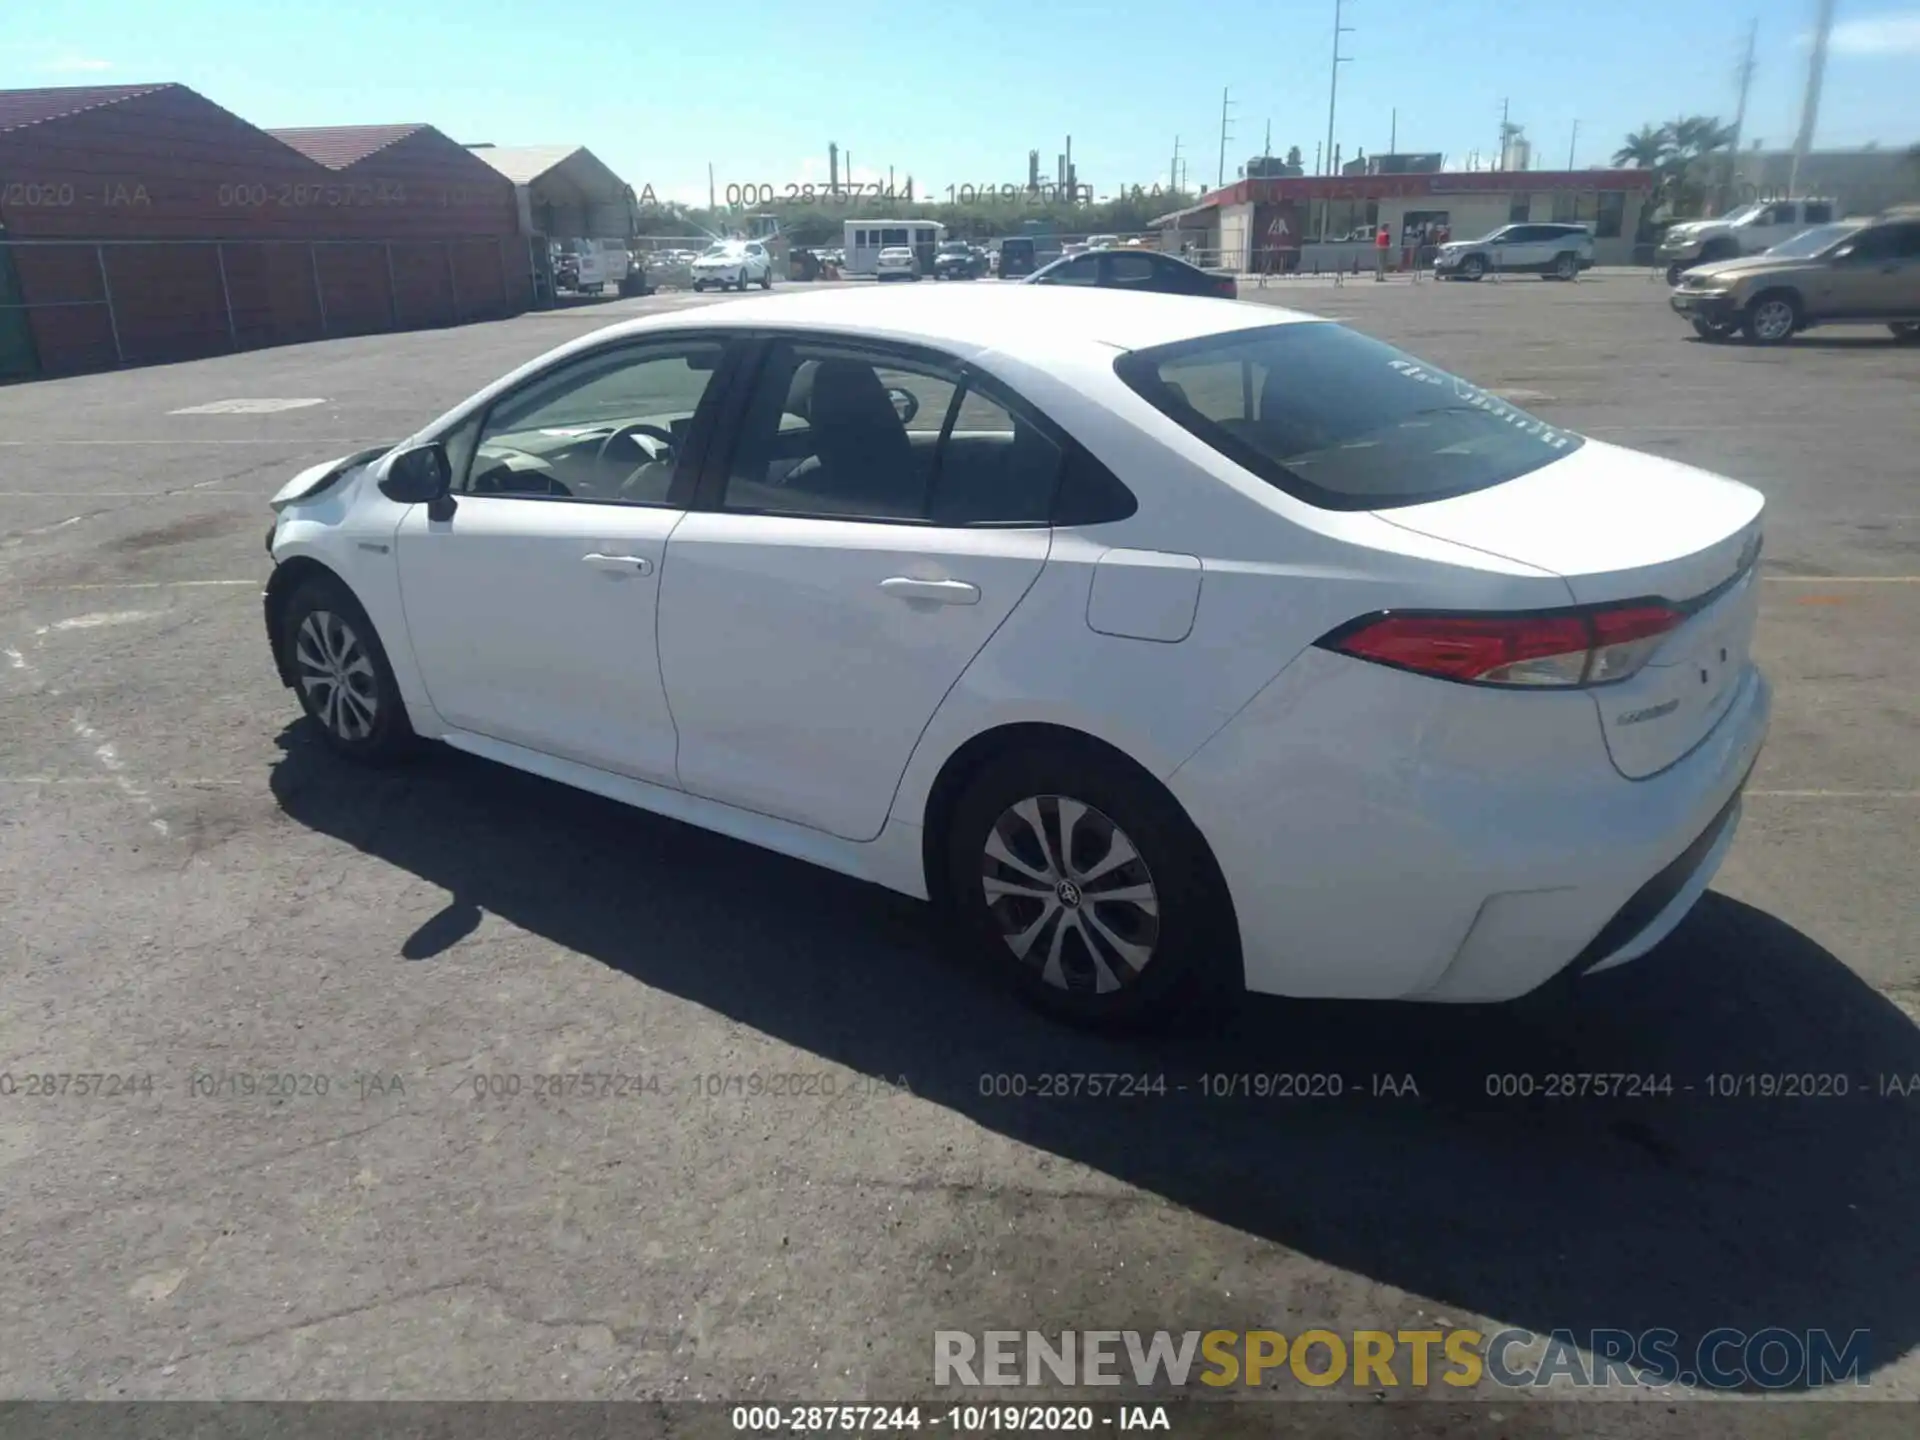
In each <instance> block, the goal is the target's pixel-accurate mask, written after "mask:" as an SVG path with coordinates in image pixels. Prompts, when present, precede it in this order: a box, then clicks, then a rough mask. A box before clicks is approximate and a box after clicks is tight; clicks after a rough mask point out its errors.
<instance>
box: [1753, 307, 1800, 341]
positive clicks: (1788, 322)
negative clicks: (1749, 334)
mask: <svg viewBox="0 0 1920 1440" xmlns="http://www.w3.org/2000/svg"><path fill="white" fill-rule="evenodd" d="M1753 332H1754V334H1756V335H1758V336H1759V337H1760V338H1761V339H1762V340H1784V339H1786V338H1787V336H1789V335H1791V334H1792V333H1793V306H1791V305H1789V304H1788V303H1787V302H1786V301H1785V300H1763V301H1761V302H1760V304H1758V305H1756V306H1755V307H1754V310H1753Z"/></svg>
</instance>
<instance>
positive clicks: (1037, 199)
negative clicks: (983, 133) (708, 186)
mask: <svg viewBox="0 0 1920 1440" xmlns="http://www.w3.org/2000/svg"><path fill="white" fill-rule="evenodd" d="M714 198H715V199H716V200H718V201H719V202H720V203H721V204H722V205H723V206H725V207H726V208H728V209H731V210H739V209H744V208H747V207H750V206H763V205H856V206H872V205H891V204H896V203H898V204H906V205H913V204H921V205H941V204H946V205H956V204H958V205H1014V206H1021V205H1026V206H1040V205H1092V204H1093V203H1094V202H1095V200H1096V198H1098V199H1107V200H1132V201H1138V202H1141V203H1147V202H1152V201H1158V200H1161V199H1164V198H1167V192H1166V191H1164V190H1162V189H1161V187H1160V186H1158V185H1121V186H1117V187H1116V188H1115V189H1114V192H1113V193H1112V194H1111V195H1108V196H1099V197H1096V196H1095V194H1094V188H1093V186H1091V185H1054V184H1045V185H1014V184H1005V185H944V186H940V187H938V188H916V187H915V186H914V184H913V182H911V181H909V182H907V184H905V185H902V186H899V187H897V188H896V187H895V186H893V185H890V184H888V183H886V182H885V181H880V180H874V181H858V180H842V181H840V182H839V183H838V184H837V185H834V184H826V185H821V184H816V183H804V184H800V183H793V182H789V183H787V184H785V185H775V184H772V183H770V182H767V181H746V182H744V183H740V184H732V183H729V184H727V185H725V186H722V187H720V188H718V189H716V190H715V191H714ZM634 201H635V203H636V204H638V205H641V206H649V205H658V204H660V203H661V202H660V199H659V196H658V193H657V192H656V191H655V190H654V188H653V186H651V185H644V186H642V187H641V188H640V190H639V191H638V192H637V193H636V194H635V196H634Z"/></svg>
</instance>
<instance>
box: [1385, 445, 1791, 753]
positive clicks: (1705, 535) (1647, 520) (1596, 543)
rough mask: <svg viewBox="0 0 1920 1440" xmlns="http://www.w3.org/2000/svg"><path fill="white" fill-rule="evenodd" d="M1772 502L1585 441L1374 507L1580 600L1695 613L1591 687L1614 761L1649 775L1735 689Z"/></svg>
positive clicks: (1698, 736)
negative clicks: (1466, 490) (1495, 475)
mask: <svg viewBox="0 0 1920 1440" xmlns="http://www.w3.org/2000/svg"><path fill="white" fill-rule="evenodd" d="M1765 503H1766V502H1765V500H1764V498H1763V497H1762V496H1761V495H1760V493H1759V492H1758V491H1756V490H1753V489H1751V488H1750V487H1748V486H1745V485H1742V484H1740V483H1739V482H1738V481H1734V480H1727V479H1723V478H1721V477H1720V476H1717V475H1710V474H1707V473H1706V472H1705V471H1701V470H1696V469H1694V468H1693V467H1691V466H1688V465H1682V464H1679V463H1678V462H1676V461H1672V460H1665V459H1662V458H1660V457H1658V456H1651V455H1641V454H1638V453H1636V452H1634V451H1631V450H1623V449H1621V448H1619V447H1617V446H1613V445H1607V444H1604V443H1602V442H1600V441H1595V440H1588V441H1586V442H1585V443H1584V444H1583V445H1582V446H1581V447H1580V448H1579V449H1578V450H1576V451H1574V452H1573V453H1572V454H1570V455H1567V456H1565V457H1564V458H1562V459H1560V460H1556V461H1554V462H1553V463H1552V464H1550V465H1546V466H1543V467H1541V468H1540V469H1538V470H1535V471H1533V472H1531V473H1529V474H1526V475H1522V476H1521V477H1519V478H1518V479H1516V480H1510V481H1508V482H1507V483H1505V484H1503V485H1495V486H1493V487H1492V488H1490V489H1486V490H1479V491H1475V492H1474V493H1472V494H1469V495H1462V496H1458V497H1456V498H1454V499H1451V500H1439V501H1434V502H1431V503H1429V504H1425V505H1409V506H1403V507H1400V508H1397V509H1392V510H1385V511H1377V512H1375V513H1376V514H1378V515H1379V517H1380V518H1381V519H1383V520H1386V521H1389V522H1390V523H1392V524H1395V525H1399V526H1402V527H1404V528H1406V529H1409V530H1413V531H1416V532H1418V533H1420V534H1424V535H1431V536H1433V537H1435V538H1437V539H1441V540H1449V541H1452V542H1454V543H1456V544H1460V545H1467V546H1471V547H1473V548H1474V549H1477V550H1484V551H1488V552H1490V553H1492V554H1496V555H1502V556H1505V557H1506V558H1507V559H1510V560H1518V561H1521V562H1522V563H1524V564H1528V565H1534V566H1538V567H1539V568H1541V569H1543V570H1549V571H1551V572H1553V573H1554V574H1556V575H1559V576H1560V577H1562V578H1563V579H1564V580H1565V581H1566V584H1567V587H1568V589H1569V590H1570V591H1571V592H1572V596H1571V598H1572V600H1573V601H1574V603H1576V604H1581V605H1593V604H1605V603H1608V602H1617V601H1628V600H1640V599H1659V600H1664V601H1666V602H1667V603H1669V604H1670V605H1673V606H1675V607H1677V608H1680V609H1682V610H1684V611H1686V612H1688V613H1687V619H1686V621H1685V622H1684V623H1683V624H1681V625H1680V626H1679V627H1678V628H1677V629H1675V630H1673V631H1672V632H1671V633H1670V634H1669V635H1668V636H1667V637H1666V639H1665V641H1664V642H1663V643H1662V644H1661V646H1660V648H1659V649H1658V650H1657V651H1656V652H1655V653H1654V655H1653V658H1652V659H1651V660H1650V661H1649V662H1648V663H1647V664H1646V665H1645V666H1644V667H1643V668H1642V669H1641V670H1640V671H1639V672H1638V673H1636V674H1635V675H1633V676H1632V677H1630V678H1629V679H1626V680H1623V681H1619V682H1617V683H1614V684H1608V685H1601V686H1596V687H1595V688H1594V689H1593V691H1592V694H1593V697H1594V702H1595V704H1596V706H1597V707H1598V709H1599V715H1600V724H1601V729H1602V730H1603V731H1604V733H1605V735H1606V741H1607V749H1608V751H1609V753H1610V754H1611V755H1612V757H1613V762H1614V765H1615V766H1616V767H1617V768H1618V769H1619V771H1620V773H1621V774H1623V775H1625V776H1627V777H1629V778H1631V779H1641V778H1644V777H1646V776H1649V775H1654V774H1657V773H1659V772H1660V771H1662V770H1664V769H1666V768H1667V767H1668V766H1670V765H1672V764H1674V763H1675V762H1676V761H1678V760H1680V759H1681V758H1683V757H1684V756H1685V755H1686V754H1688V753H1689V752H1690V751H1691V750H1692V749H1693V748H1694V747H1695V746H1696V745H1698V744H1699V743H1700V742H1701V741H1702V740H1704V739H1705V738H1706V737H1707V736H1708V735H1709V734H1710V733H1711V732H1712V730H1713V728H1714V726H1715V725H1717V724H1718V723H1719V722H1720V719H1721V717H1722V716H1724V715H1725V714H1726V712H1727V709H1728V707H1729V706H1730V705H1731V704H1732V703H1733V699H1734V697H1735V695H1736V693H1737V692H1738V690H1739V688H1740V680H1741V677H1742V676H1743V675H1744V673H1745V671H1746V669H1747V667H1748V665H1749V663H1750V661H1749V658H1748V656H1749V650H1750V647H1751V644H1752V637H1753V623H1754V617H1755V613H1756V611H1757V608H1758V601H1759V594H1758V591H1759V586H1758V583H1757V579H1758V577H1757V575H1756V573H1755V571H1754V562H1755V560H1756V559H1757V558H1758V554H1759V545H1760V513H1761V510H1762V509H1763V508H1764V506H1765Z"/></svg>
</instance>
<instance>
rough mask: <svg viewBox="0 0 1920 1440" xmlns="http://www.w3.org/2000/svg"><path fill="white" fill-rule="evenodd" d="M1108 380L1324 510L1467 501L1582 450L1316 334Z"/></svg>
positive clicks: (1208, 342) (1178, 351) (1161, 361)
mask: <svg viewBox="0 0 1920 1440" xmlns="http://www.w3.org/2000/svg"><path fill="white" fill-rule="evenodd" d="M1114 370H1115V372H1116V373H1117V374H1118V375H1119V377H1120V378H1121V380H1122V381H1124V382H1125V383H1126V384H1127V386H1128V387H1129V388H1131V389H1132V390H1133V391H1134V392H1135V393H1136V394H1138V395H1139V396H1140V397H1141V398H1142V399H1144V400H1146V401H1147V403H1148V404H1150V405H1152V406H1153V407H1154V408H1155V409H1157V410H1159V411H1160V412H1161V413H1162V414H1164V415H1166V416H1167V417H1168V418H1169V419H1171V420H1173V421H1174V422H1175V423H1177V424H1179V425H1180V426H1181V427H1182V428H1183V429H1185V430H1186V431H1188V432H1189V433H1190V434H1192V435H1194V436H1195V437H1196V438H1198V439H1199V440H1201V441H1203V442H1204V443H1205V444H1207V445H1209V446H1211V447H1212V448H1213V449H1214V450H1216V451H1218V452H1219V453H1220V454H1222V455H1224V456H1226V457H1227V458H1228V459H1229V460H1232V461H1233V462H1234V463H1235V464H1237V465H1239V466H1241V467H1242V468H1243V469H1245V470H1248V471H1250V472H1251V473H1253V474H1254V475H1257V476H1258V477H1259V478H1261V479H1262V480H1265V481H1266V482H1267V483H1268V484H1270V485H1273V486H1276V487H1277V488H1279V489H1281V490H1284V491H1286V492H1287V493H1288V494H1289V495H1293V496H1295V497H1297V498H1299V499H1301V500H1304V501H1306V502H1307V503H1308V504H1310V505H1315V506H1318V507H1320V508H1321V509H1325V510H1383V509H1390V508H1392V507H1395V506H1399V505H1421V504H1426V503H1427V502H1429V501H1433V500H1444V499H1448V498H1449V497H1451V496H1455V495H1467V494H1471V493H1472V492H1474V491H1476V490H1485V489H1489V488H1491V487H1493V486H1495V485H1502V484H1505V483H1506V482H1507V481H1509V480H1513V479H1516V478H1518V477H1519V476H1521V475H1525V474H1527V473H1528V472H1529V471H1533V470H1537V469H1539V468H1540V467H1541V466H1542V465H1547V464H1550V463H1552V462H1553V461H1555V460H1557V459H1559V458H1560V457H1561V456H1563V455H1568V454H1571V453H1572V452H1573V451H1575V450H1577V449H1579V448H1580V446H1581V445H1582V444H1583V443H1585V442H1584V441H1583V440H1582V439H1581V437H1580V436H1578V435H1574V434H1572V433H1571V432H1569V431H1566V430H1562V429H1559V428H1558V427H1557V426H1553V425H1549V424H1547V423H1546V422H1545V421H1544V420H1540V419H1538V418H1536V417H1535V416H1533V415H1530V414H1528V413H1527V412H1526V411H1524V410H1521V409H1519V408H1518V407H1517V406H1514V405H1509V404H1508V403H1507V402H1506V401H1504V400H1501V399H1500V398H1499V397H1498V396H1496V395H1493V394H1492V393H1490V392H1488V391H1486V390H1483V389H1481V388H1480V387H1479V386H1477V385H1474V384H1472V383H1471V382H1469V381H1466V380H1463V379H1461V378H1460V377H1459V376H1457V375H1450V374H1448V373H1447V372H1445V371H1443V370H1440V369H1438V368H1437V367H1435V366H1432V365H1428V364H1426V363H1425V362H1424V361H1421V360H1417V359H1415V358H1414V357H1413V356H1411V355H1408V354H1406V353H1405V352H1404V351H1401V350H1396V349H1395V348H1394V347H1393V346H1391V345H1386V344H1383V343H1382V342H1380V341H1378V340H1373V339H1370V338H1368V337H1367V336H1365V335H1361V334H1358V333H1356V332H1354V331H1352V330H1349V329H1347V328H1346V327H1345V326H1343V325H1336V324H1333V323H1331V322H1327V321H1304V322H1300V323H1297V324H1291V325H1275V326H1271V327H1266V328H1262V329H1258V330H1236V331H1230V332H1227V333H1225V334H1220V335H1210V336H1205V337H1202V338H1201V339H1198V340H1189V341H1182V342H1180V343H1179V344H1176V345H1166V346H1160V347H1157V348H1154V349H1151V350H1137V351H1134V352H1132V353H1131V354H1128V355H1123V356H1121V357H1120V359H1119V360H1117V361H1115V362H1114Z"/></svg>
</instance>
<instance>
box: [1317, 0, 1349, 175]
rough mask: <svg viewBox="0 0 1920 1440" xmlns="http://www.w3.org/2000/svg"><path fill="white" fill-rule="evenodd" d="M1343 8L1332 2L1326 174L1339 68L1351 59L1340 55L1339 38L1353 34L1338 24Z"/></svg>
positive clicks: (1340, 1) (1339, 0) (1329, 165)
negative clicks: (1331, 56)
mask: <svg viewBox="0 0 1920 1440" xmlns="http://www.w3.org/2000/svg"><path fill="white" fill-rule="evenodd" d="M1343 7H1344V0H1333V64H1332V66H1331V67H1330V68H1331V74H1330V75H1329V76H1328V78H1327V148H1326V150H1325V152H1324V153H1325V155H1326V157H1327V159H1326V163H1327V173H1328V174H1331V173H1333V115H1334V106H1335V104H1336V102H1337V101H1338V100H1339V98H1340V67H1341V66H1342V65H1345V64H1348V63H1350V62H1351V60H1352V58H1353V57H1352V56H1350V55H1342V54H1341V53H1340V37H1341V36H1342V35H1351V34H1352V33H1353V27H1352V26H1351V25H1342V24H1341V23H1340V14H1341V10H1342V9H1343Z"/></svg>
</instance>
